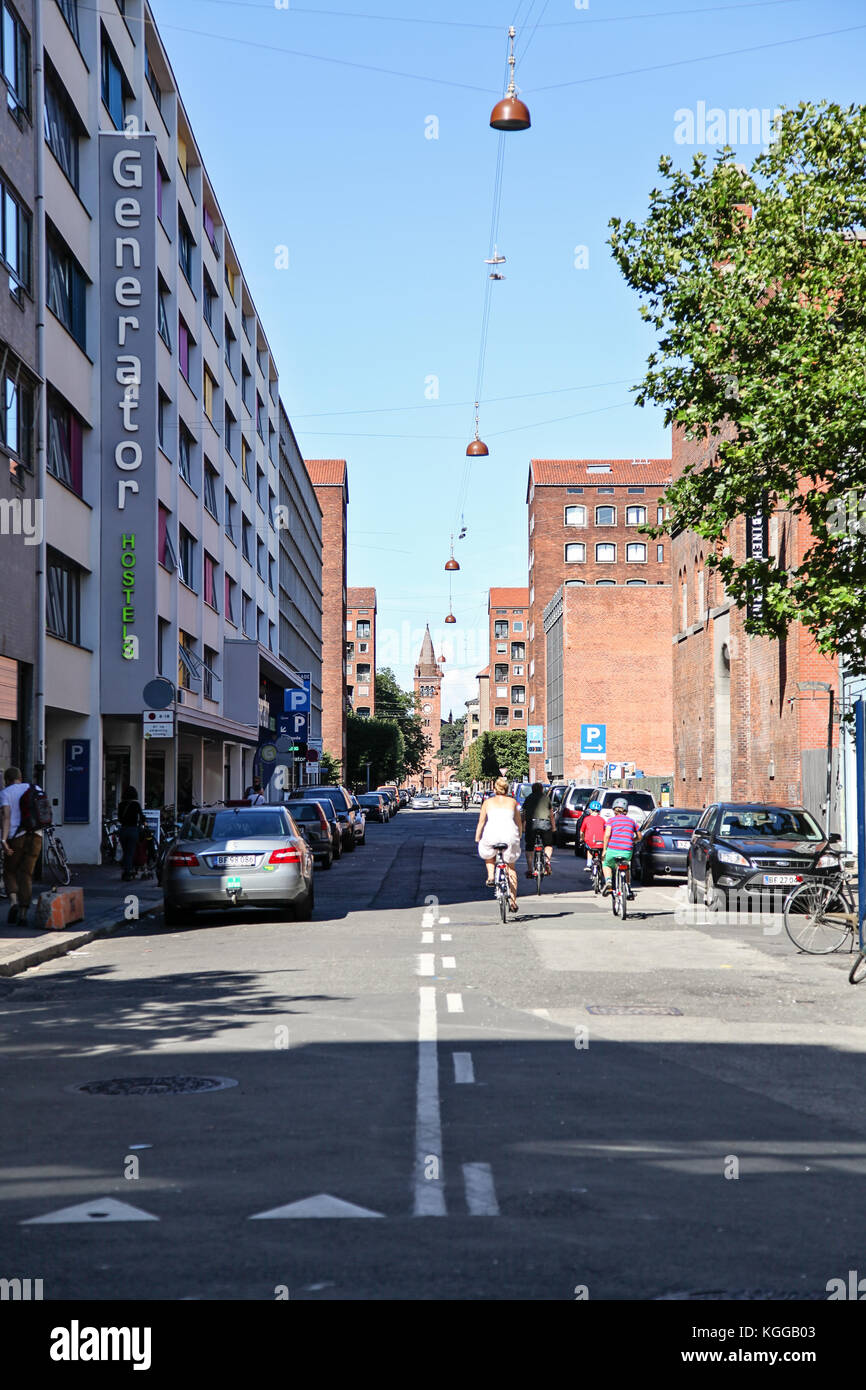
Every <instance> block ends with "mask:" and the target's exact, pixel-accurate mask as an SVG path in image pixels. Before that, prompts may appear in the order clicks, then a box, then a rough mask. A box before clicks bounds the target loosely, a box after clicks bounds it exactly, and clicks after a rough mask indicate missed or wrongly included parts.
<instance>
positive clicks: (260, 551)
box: [256, 539, 265, 579]
mask: <svg viewBox="0 0 866 1390" xmlns="http://www.w3.org/2000/svg"><path fill="white" fill-rule="evenodd" d="M256 574H257V575H258V576H259V579H264V577H265V543H264V541H262V540H258V539H257V540H256Z"/></svg>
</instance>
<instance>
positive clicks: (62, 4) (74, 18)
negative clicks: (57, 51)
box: [57, 0, 81, 48]
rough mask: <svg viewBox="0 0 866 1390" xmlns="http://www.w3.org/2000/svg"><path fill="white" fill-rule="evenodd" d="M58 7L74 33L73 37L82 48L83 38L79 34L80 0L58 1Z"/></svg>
mask: <svg viewBox="0 0 866 1390" xmlns="http://www.w3.org/2000/svg"><path fill="white" fill-rule="evenodd" d="M57 7H58V9H59V10H60V13H61V14H62V15H63V18H64V19H65V20H66V23H67V24H68V25H69V28H70V30H71V33H72V37H73V38H74V40H75V42H76V43H77V44H78V46H79V48H80V47H81V37H80V35H79V32H78V0H57Z"/></svg>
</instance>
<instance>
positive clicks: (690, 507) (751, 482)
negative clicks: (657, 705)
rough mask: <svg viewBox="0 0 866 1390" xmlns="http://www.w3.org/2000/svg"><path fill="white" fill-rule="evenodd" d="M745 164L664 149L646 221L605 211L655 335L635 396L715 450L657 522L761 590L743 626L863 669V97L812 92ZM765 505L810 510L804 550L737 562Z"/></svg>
mask: <svg viewBox="0 0 866 1390" xmlns="http://www.w3.org/2000/svg"><path fill="white" fill-rule="evenodd" d="M734 158H735V157H734V154H733V151H732V150H730V149H729V148H725V149H724V150H721V151H719V152H718V153H717V155H716V156H715V159H714V161H713V163H712V164H711V165H708V163H707V159H706V156H705V155H703V154H697V155H696V156H695V157H694V159H693V160H692V164H691V169H690V170H688V171H684V170H679V169H675V168H674V166H673V161H672V160H671V159H670V157H667V156H666V157H665V158H663V159H662V160H661V161H660V163H659V171H660V173H661V175H662V178H663V180H664V185H665V186H664V188H663V189H658V188H656V189H653V190H652V192H651V194H650V205H649V213H648V216H647V220H646V222H645V223H644V224H643V225H642V226H637V225H636V224H635V223H634V222H632V221H627V222H625V223H623V222H622V221H621V220H620V219H619V218H613V219H612V221H611V223H610V226H611V228H612V235H611V238H610V245H611V247H612V250H613V255H614V259H615V260H616V262H617V264H618V265H619V267H620V269H621V271H622V273H623V275H624V277H625V279H626V281H627V282H628V284H629V285H630V286H631V287H632V288H633V289H634V290H636V291H637V292H638V294H639V295H640V296H641V299H642V303H641V308H640V312H641V315H642V317H643V318H644V319H645V320H646V321H647V322H648V323H649V324H650V325H651V327H652V328H653V329H654V330H655V333H656V335H657V338H658V346H657V349H656V350H655V351H654V352H652V353H651V355H650V357H649V359H648V363H647V372H646V375H645V377H644V379H643V381H642V382H641V383H640V384H639V386H637V387H636V388H635V390H636V401H637V403H638V404H639V405H644V404H646V403H647V402H650V401H651V402H653V403H655V404H657V405H661V406H663V407H664V412H665V422H666V423H667V424H671V423H675V424H676V425H678V426H680V427H681V428H682V429H683V431H684V433H685V437H686V439H687V440H691V441H694V442H698V441H700V442H702V444H703V446H704V450H703V456H701V455H700V451H699V450H698V457H697V459H696V461H695V462H694V463H693V464H692V465H691V466H689V467H688V468H687V469H686V471H685V473H684V474H683V476H682V477H680V478H679V479H677V480H676V481H674V482H673V484H672V485H671V486H670V488H669V489H668V492H667V496H666V501H667V502H668V503H669V504H670V520H669V521H668V522H666V523H665V525H664V526H662V527H654V528H647V529H648V530H649V531H650V533H651V534H654V535H660V534H663V533H664V532H668V533H676V532H677V531H680V530H683V529H688V530H690V531H694V532H696V533H697V534H698V535H700V536H703V537H705V538H706V539H707V540H708V542H710V547H709V550H710V553H709V555H708V557H707V563H708V564H709V565H711V566H712V567H714V568H716V569H718V571H719V572H720V574H721V576H722V579H723V581H724V585H725V589H726V591H727V593H728V594H729V595H730V596H731V598H732V599H733V600H734V602H735V603H736V604H737V605H738V606H739V607H741V608H743V607H746V606H747V605H748V604H749V599H750V598H751V597H753V596H755V595H756V594H760V595H761V596H762V602H761V603H760V604H752V605H750V606H749V607H747V616H746V619H745V626H746V630H747V631H748V632H751V633H756V634H758V633H762V634H764V635H767V636H772V637H776V638H781V637H783V636H784V635H785V634H786V633H787V631H788V628H789V627H790V625H791V624H792V623H795V622H800V623H802V624H804V626H805V627H806V628H807V629H808V631H809V632H811V633H812V635H813V636H814V638H815V640H816V642H817V645H818V647H819V648H820V649H821V650H822V651H824V652H828V653H832V652H841V653H843V654H844V655H845V657H846V658H847V659H848V660H849V661H850V662H851V664H852V665H854V666H855V667H861V668H862V667H863V666H864V665H866V627H864V625H863V623H862V621H861V618H860V610H861V606H862V596H863V593H864V591H866V534H864V533H866V411H864V409H863V385H864V378H866V247H864V245H863V241H862V239H861V238H862V229H863V228H864V226H866V108H864V107H862V106H849V107H847V108H843V107H840V106H838V105H836V104H833V103H827V102H822V103H820V105H817V106H816V105H813V104H811V103H807V102H802V103H801V104H800V105H799V106H798V107H796V109H790V110H786V111H784V112H783V113H782V115H781V117H780V118H779V120H778V121H777V125H776V139H775V141H774V143H773V144H771V145H770V147H769V149H767V150H766V151H765V152H763V153H761V154H759V155H758V156H757V158H756V159H755V160H754V162H753V164H752V166H751V169H750V170H748V171H747V170H745V169H744V167H743V166H742V165H737V164H736V163H735V162H734ZM746 207H751V208H752V209H754V217H753V218H749V217H748V215H747V213H746V211H745V208H746ZM772 508H776V509H778V510H782V511H787V512H789V513H791V514H793V516H794V517H797V518H799V517H804V518H805V519H806V520H807V521H808V523H809V527H810V528H811V538H810V540H809V542H808V543H807V545H806V547H805V553H804V554H799V553H797V550H796V548H795V547H790V548H789V549H788V553H786V554H785V555H784V556H782V555H779V556H778V557H760V556H757V557H753V556H748V555H746V556H745V558H739V556H740V551H741V544H740V542H739V536H740V534H741V533H739V532H738V531H737V530H736V529H735V526H736V523H738V521H739V519H740V518H742V517H744V516H747V515H749V514H754V513H756V512H760V511H762V510H764V511H766V510H769V509H772ZM732 549H735V550H736V551H737V554H733V553H732Z"/></svg>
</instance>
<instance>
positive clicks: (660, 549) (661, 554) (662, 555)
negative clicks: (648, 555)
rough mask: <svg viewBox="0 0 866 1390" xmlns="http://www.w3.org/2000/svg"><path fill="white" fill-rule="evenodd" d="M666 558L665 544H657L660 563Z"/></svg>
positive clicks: (657, 555)
mask: <svg viewBox="0 0 866 1390" xmlns="http://www.w3.org/2000/svg"><path fill="white" fill-rule="evenodd" d="M664 558H665V548H664V546H663V545H657V546H656V559H657V560H658V562H659V564H661V563H662V562H663V560H664Z"/></svg>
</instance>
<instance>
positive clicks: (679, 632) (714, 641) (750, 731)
mask: <svg viewBox="0 0 866 1390" xmlns="http://www.w3.org/2000/svg"><path fill="white" fill-rule="evenodd" d="M708 447H709V446H708V445H699V444H697V443H687V442H686V441H685V440H684V439H683V437H682V434H681V432H680V431H678V430H675V431H674V436H673V473H674V477H679V476H680V474H681V473H682V471H683V468H684V467H685V465H686V464H687V463H689V462H692V463H696V464H699V463H701V462H702V461H706V460H707V459H708V458H709V459H711V457H712V454H711V453H710V454H708ZM755 520H756V523H758V524H756V526H755V528H754V529H755V530H756V532H757V533H758V535H759V536H761V535H762V539H763V542H764V544H765V545H766V546H767V551H766V553H767V554H768V555H770V556H772V557H774V558H775V559H776V562H777V563H778V565H779V566H780V567H787V566H794V565H797V564H798V563H800V561H801V559H802V556H803V553H804V551H805V549H806V548H807V547H808V540H809V536H808V527H807V524H806V523H805V522H804V521H803V520H798V519H797V518H795V517H794V516H793V515H792V514H791V513H790V512H785V511H775V512H772V513H771V514H769V515H768V516H766V517H763V518H756V519H755ZM729 544H730V546H731V549H732V552H733V554H734V555H735V556H736V557H737V558H738V559H743V558H744V556H745V547H746V521H745V518H743V519H741V520H739V521H738V522H737V523H736V525H735V526H734V527H733V528H732V530H731V532H730V534H729ZM708 549H709V547H708V543H707V541H705V540H704V539H703V538H702V537H700V536H696V535H695V534H694V533H693V532H688V531H686V532H682V533H680V534H679V535H678V536H676V537H675V538H673V540H672V542H671V551H672V563H673V586H674V605H673V644H674V645H673V676H674V682H673V688H674V699H673V717H674V777H675V780H674V792H673V794H674V797H675V800H676V801H678V802H679V803H680V804H685V805H689V806H702V805H705V804H709V803H710V802H711V801H715V800H727V799H730V800H734V801H750V800H769V801H781V802H786V803H789V804H793V805H805V806H807V807H808V808H809V810H811V811H812V813H813V814H814V815H817V817H818V819H819V820H821V821H822V823H825V803H826V795H827V790H826V789H827V761H828V757H827V752H828V723H829V721H828V714H829V695H828V692H827V690H825V689H814V688H812V689H805V690H804V689H801V688H800V687H801V685H803V684H804V683H813V684H814V683H817V684H818V685H819V686H821V685H823V686H829V687H831V688H832V690H833V694H834V701H836V700H837V699H838V689H839V670H838V662H837V661H835V660H831V659H829V658H827V657H824V656H821V655H820V653H818V652H817V651H816V649H815V645H814V643H813V641H812V639H811V637H810V636H809V635H808V633H807V632H806V630H805V629H804V628H803V627H802V626H800V625H799V624H797V625H795V626H794V627H792V628H791V630H790V632H789V634H788V636H787V638H786V639H785V640H784V641H782V642H777V641H775V640H773V639H771V638H767V637H748V636H746V634H745V631H744V615H743V614H742V613H741V612H740V610H739V609H737V608H735V607H734V606H733V604H732V603H731V601H730V600H729V599H728V598H727V596H726V594H725V592H724V589H723V587H722V583H721V579H720V578H719V576H718V575H717V574H715V573H714V572H713V571H711V570H709V569H708V568H707V565H706V560H707V554H708ZM833 739H834V743H835V741H836V736H835V734H834V736H833ZM836 756H837V755H836V753H835V752H834V755H833V758H834V770H833V778H832V783H833V787H832V796H831V806H830V816H829V822H830V824H829V828H830V829H838V828H839V815H840V807H839V804H838V802H839V795H838V792H837V789H836V785H835V784H836V772H835V761H836Z"/></svg>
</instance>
